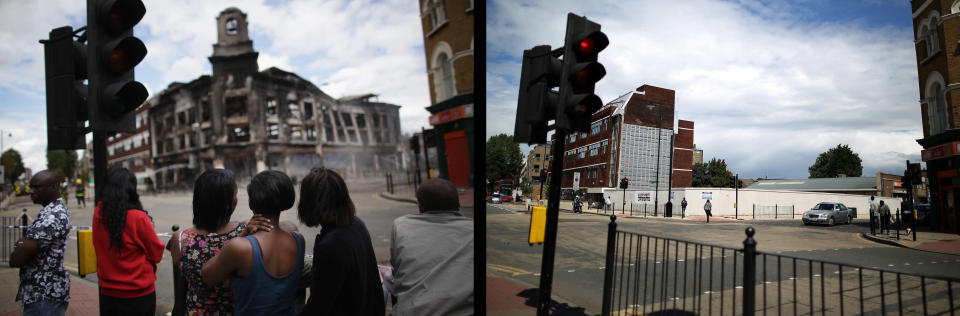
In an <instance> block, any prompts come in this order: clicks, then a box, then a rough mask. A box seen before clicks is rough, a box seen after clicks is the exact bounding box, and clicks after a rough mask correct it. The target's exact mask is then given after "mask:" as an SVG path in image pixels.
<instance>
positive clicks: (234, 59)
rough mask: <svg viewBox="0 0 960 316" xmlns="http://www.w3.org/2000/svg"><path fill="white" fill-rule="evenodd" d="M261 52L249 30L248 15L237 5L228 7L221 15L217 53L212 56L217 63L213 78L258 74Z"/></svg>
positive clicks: (218, 23) (214, 46) (218, 22)
mask: <svg viewBox="0 0 960 316" xmlns="http://www.w3.org/2000/svg"><path fill="white" fill-rule="evenodd" d="M259 55H260V53H257V52H256V51H254V50H253V41H251V40H250V35H249V34H248V33H247V14H246V13H243V12H242V11H240V9H237V8H235V7H230V8H227V9H226V10H223V12H220V15H219V16H217V43H216V44H213V55H212V56H210V57H209V59H210V64H211V65H212V66H213V77H214V78H218V77H226V76H228V75H233V77H234V78H236V79H240V78H245V77H246V76H248V75H253V74H255V73H256V72H257V71H258V70H259V67H258V65H257V56H259Z"/></svg>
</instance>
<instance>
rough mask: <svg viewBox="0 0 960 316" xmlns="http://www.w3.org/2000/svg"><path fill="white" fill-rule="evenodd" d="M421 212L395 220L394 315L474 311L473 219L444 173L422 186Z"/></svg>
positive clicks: (392, 255)
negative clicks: (444, 177) (441, 176)
mask: <svg viewBox="0 0 960 316" xmlns="http://www.w3.org/2000/svg"><path fill="white" fill-rule="evenodd" d="M417 205H418V207H419V208H420V214H410V215H404V216H402V217H400V218H397V219H396V220H394V221H393V234H392V236H391V242H390V264H391V265H393V277H394V284H393V293H394V294H393V295H394V306H393V315H397V316H403V315H472V314H473V313H474V311H473V264H474V263H473V220H472V219H470V218H467V217H464V216H463V215H462V214H460V197H459V194H458V193H457V188H456V187H455V186H454V185H453V183H450V181H447V180H444V179H431V180H427V181H426V182H424V183H423V185H421V186H420V189H419V190H417Z"/></svg>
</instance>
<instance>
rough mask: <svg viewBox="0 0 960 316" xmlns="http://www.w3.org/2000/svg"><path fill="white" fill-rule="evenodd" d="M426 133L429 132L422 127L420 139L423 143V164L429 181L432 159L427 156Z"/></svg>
mask: <svg viewBox="0 0 960 316" xmlns="http://www.w3.org/2000/svg"><path fill="white" fill-rule="evenodd" d="M426 133H427V130H426V129H425V128H423V127H422V126H421V127H420V138H422V142H421V143H423V164H424V168H426V169H427V180H430V157H429V156H428V155H427V154H428V152H427V138H426V136H425V135H426ZM431 133H432V132H431Z"/></svg>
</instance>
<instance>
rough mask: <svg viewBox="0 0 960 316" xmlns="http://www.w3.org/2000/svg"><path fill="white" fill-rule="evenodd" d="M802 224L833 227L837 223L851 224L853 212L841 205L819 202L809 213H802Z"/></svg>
mask: <svg viewBox="0 0 960 316" xmlns="http://www.w3.org/2000/svg"><path fill="white" fill-rule="evenodd" d="M802 218H803V224H804V225H810V224H826V225H827V226H833V225H834V224H839V223H848V224H849V223H851V222H853V210H852V209H850V208H848V207H847V206H846V205H843V203H837V202H821V203H820V204H817V205H816V206H814V207H813V208H812V209H810V210H809V211H806V212H804V213H803V217H802Z"/></svg>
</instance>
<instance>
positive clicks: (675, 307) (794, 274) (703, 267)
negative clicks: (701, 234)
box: [602, 216, 960, 315]
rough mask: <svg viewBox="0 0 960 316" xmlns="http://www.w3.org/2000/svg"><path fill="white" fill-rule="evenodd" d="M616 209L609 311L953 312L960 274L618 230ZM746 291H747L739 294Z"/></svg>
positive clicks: (607, 284)
mask: <svg viewBox="0 0 960 316" xmlns="http://www.w3.org/2000/svg"><path fill="white" fill-rule="evenodd" d="M615 219H616V217H614V216H611V221H610V224H609V230H608V240H607V255H606V267H605V269H606V270H605V276H604V283H603V308H602V315H640V314H647V313H663V314H674V313H675V314H679V315H682V314H691V313H693V314H706V315H715V314H718V315H725V314H729V315H754V314H755V313H763V314H767V313H776V314H777V315H782V314H791V315H799V314H809V315H813V314H814V313H821V314H827V313H830V314H839V315H844V314H880V315H885V314H886V313H888V312H890V313H892V312H898V313H899V315H903V314H918V315H919V314H923V315H931V314H932V315H938V314H939V315H953V314H954V313H957V312H958V311H960V296H958V294H960V292H958V291H960V279H957V278H952V277H944V276H930V275H918V274H910V273H903V272H897V271H893V270H888V269H882V268H868V267H862V266H857V265H852V264H845V263H839V262H832V261H825V260H813V259H807V258H801V257H796V256H789V255H782V254H775V253H767V252H760V251H756V244H757V243H756V241H755V240H754V239H753V234H754V230H753V227H749V228H747V232H746V234H747V238H746V239H745V240H744V247H743V248H733V247H727V246H719V245H711V244H705V243H698V242H691V241H684V240H678V239H672V238H662V237H656V236H650V235H644V234H640V233H634V232H625V231H618V230H617V228H616V227H617V224H616V222H615ZM738 298H739V299H738Z"/></svg>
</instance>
